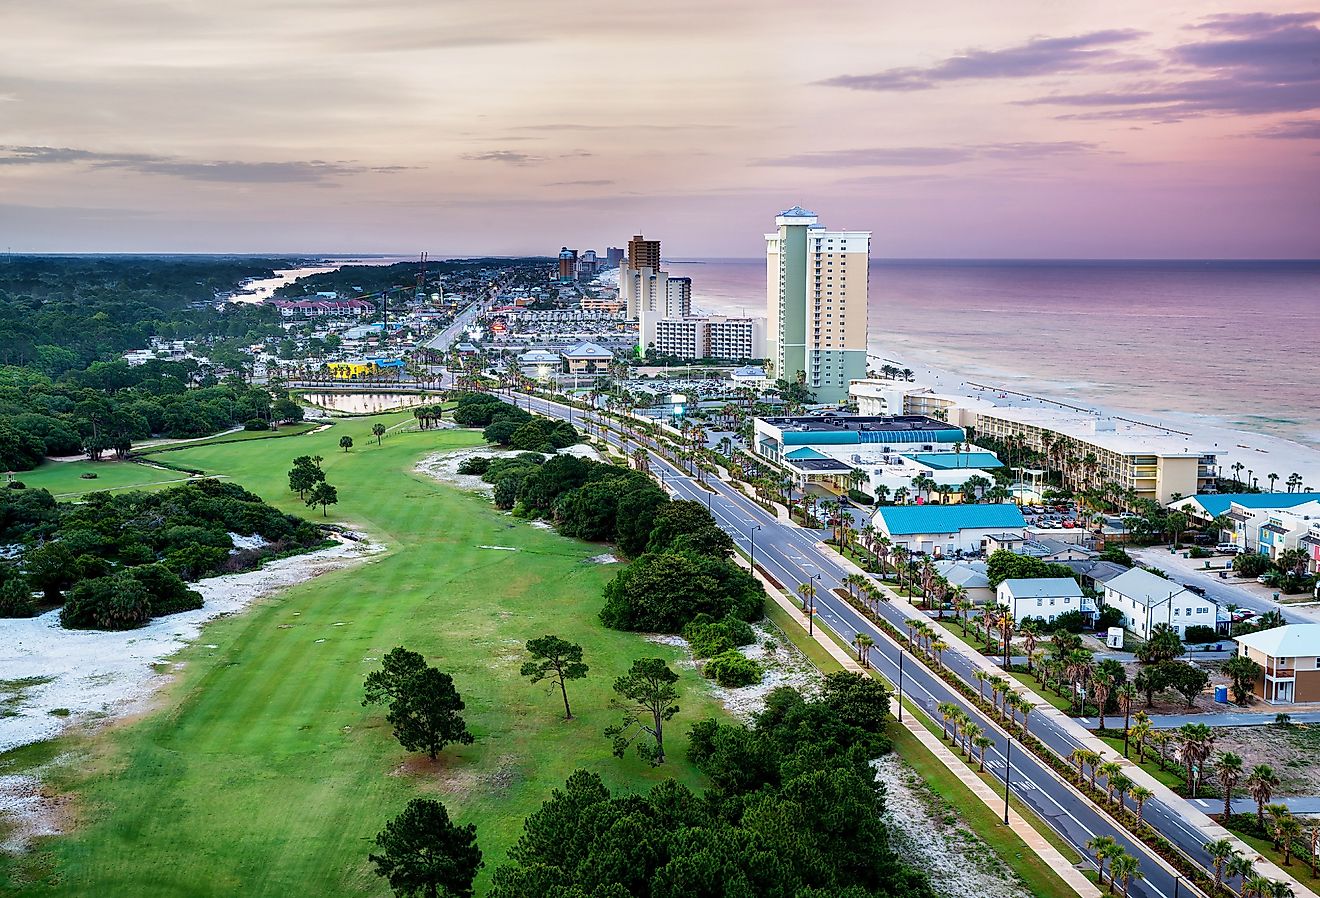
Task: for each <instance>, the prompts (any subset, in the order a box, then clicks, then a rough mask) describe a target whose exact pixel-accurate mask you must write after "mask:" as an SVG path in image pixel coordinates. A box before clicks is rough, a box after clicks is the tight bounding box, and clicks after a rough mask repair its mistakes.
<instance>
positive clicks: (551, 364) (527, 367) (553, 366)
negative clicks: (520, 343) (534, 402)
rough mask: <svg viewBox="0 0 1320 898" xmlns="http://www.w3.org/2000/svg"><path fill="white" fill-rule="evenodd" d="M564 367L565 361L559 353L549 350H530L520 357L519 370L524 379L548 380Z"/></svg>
mask: <svg viewBox="0 0 1320 898" xmlns="http://www.w3.org/2000/svg"><path fill="white" fill-rule="evenodd" d="M563 367H564V360H563V358H562V357H561V356H560V355H559V353H557V352H550V351H549V350H548V349H529V350H528V351H527V352H524V353H523V354H522V355H520V356H518V370H519V371H521V372H522V374H523V376H524V377H530V378H531V379H532V380H548V379H549V378H551V377H553V376H554V375H556V374H558V373H559V372H560V371H561V370H562V369H563Z"/></svg>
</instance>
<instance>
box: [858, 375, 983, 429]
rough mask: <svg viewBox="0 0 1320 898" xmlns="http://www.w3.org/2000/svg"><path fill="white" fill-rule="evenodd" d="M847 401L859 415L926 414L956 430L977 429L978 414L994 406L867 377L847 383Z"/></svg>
mask: <svg viewBox="0 0 1320 898" xmlns="http://www.w3.org/2000/svg"><path fill="white" fill-rule="evenodd" d="M848 399H849V401H851V402H854V403H856V405H857V413H858V414H859V415H925V416H926V417H928V418H935V419H937V420H940V421H945V422H947V423H949V424H953V425H955V426H957V427H974V426H975V425H976V413H977V412H978V411H979V410H981V409H993V408H994V407H995V406H994V405H993V404H992V403H990V402H987V401H986V400H984V399H975V398H972V397H969V396H954V395H951V394H945V393H934V392H932V391H931V390H930V388H929V387H923V386H918V385H916V384H911V383H905V382H904V381H901V380H889V379H888V378H866V379H863V380H854V381H852V382H851V383H849V384H848Z"/></svg>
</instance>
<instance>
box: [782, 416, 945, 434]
mask: <svg viewBox="0 0 1320 898" xmlns="http://www.w3.org/2000/svg"><path fill="white" fill-rule="evenodd" d="M761 420H762V421H764V422H765V423H766V424H769V425H770V426H771V427H777V428H779V429H780V430H791V431H797V432H800V433H801V432H812V431H819V432H821V433H839V432H845V431H849V432H851V431H863V430H866V431H886V430H892V431H931V432H936V431H942V430H958V429H959V428H957V427H954V426H952V425H950V424H946V423H945V422H943V421H938V420H936V419H935V418H928V417H926V416H925V415H876V416H869V415H797V416H790V417H780V418H762V419H761Z"/></svg>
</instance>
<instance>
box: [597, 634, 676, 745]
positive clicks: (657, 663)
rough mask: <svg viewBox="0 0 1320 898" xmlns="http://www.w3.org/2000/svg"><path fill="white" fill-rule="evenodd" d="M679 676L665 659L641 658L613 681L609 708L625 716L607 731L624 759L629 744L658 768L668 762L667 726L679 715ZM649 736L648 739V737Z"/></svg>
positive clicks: (606, 733)
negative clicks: (668, 722)
mask: <svg viewBox="0 0 1320 898" xmlns="http://www.w3.org/2000/svg"><path fill="white" fill-rule="evenodd" d="M677 682H678V674H676V673H674V672H673V671H672V670H670V669H669V666H668V665H667V664H665V661H664V659H663V658H639V659H638V660H636V661H634V662H633V665H632V667H631V668H630V669H629V670H628V673H626V674H624V675H623V676H621V677H619V678H618V679H617V680H615V681H614V692H615V696H616V697H615V698H614V699H613V700H612V701H611V702H610V707H612V708H614V709H615V710H617V711H619V712H620V713H621V714H622V719H621V720H620V721H619V723H617V724H615V725H614V726H612V727H607V728H606V729H605V735H606V736H608V737H610V739H611V740H612V744H613V748H614V754H615V755H616V756H618V757H620V758H621V757H623V755H624V753H625V752H626V751H627V750H628V746H629V745H636V747H637V754H638V756H639V757H642V758H644V759H646V760H648V761H650V762H651V764H652V765H654V766H659V765H660V764H663V763H664V762H665V723H666V722H667V721H668V720H670V719H671V718H673V716H674V715H675V714H677V713H678V689H677V688H675V686H674V684H675V683H677ZM648 737H649V738H648Z"/></svg>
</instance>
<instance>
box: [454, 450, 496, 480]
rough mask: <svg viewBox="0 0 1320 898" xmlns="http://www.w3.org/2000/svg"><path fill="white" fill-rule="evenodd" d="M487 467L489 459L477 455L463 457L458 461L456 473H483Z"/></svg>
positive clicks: (488, 466)
mask: <svg viewBox="0 0 1320 898" xmlns="http://www.w3.org/2000/svg"><path fill="white" fill-rule="evenodd" d="M489 468H490V459H489V458H485V457H484V456H480V455H479V456H476V457H474V458H465V459H463V461H462V462H460V463H459V466H458V473H460V474H477V475H481V474H485V473H486V471H487V470H488V469H489Z"/></svg>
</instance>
